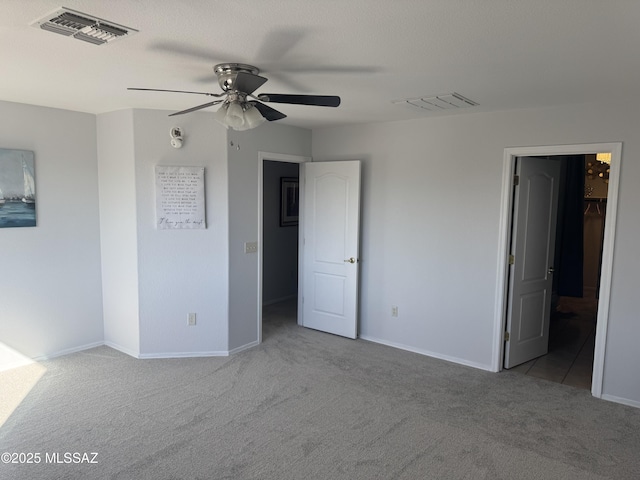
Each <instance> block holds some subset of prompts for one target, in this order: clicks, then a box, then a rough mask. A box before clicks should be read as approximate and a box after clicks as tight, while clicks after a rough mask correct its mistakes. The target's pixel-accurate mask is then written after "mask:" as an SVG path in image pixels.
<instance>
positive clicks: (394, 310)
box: [391, 305, 398, 317]
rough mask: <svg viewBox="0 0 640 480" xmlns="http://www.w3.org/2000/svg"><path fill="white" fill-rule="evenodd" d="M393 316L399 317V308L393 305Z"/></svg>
mask: <svg viewBox="0 0 640 480" xmlns="http://www.w3.org/2000/svg"><path fill="white" fill-rule="evenodd" d="M391 316H392V317H397V316H398V306H397V305H391Z"/></svg>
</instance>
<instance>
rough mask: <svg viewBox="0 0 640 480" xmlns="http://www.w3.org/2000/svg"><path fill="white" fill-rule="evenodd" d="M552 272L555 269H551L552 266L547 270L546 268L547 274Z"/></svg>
mask: <svg viewBox="0 0 640 480" xmlns="http://www.w3.org/2000/svg"><path fill="white" fill-rule="evenodd" d="M553 272H555V270H554V269H553V267H549V270H547V273H548V274H549V275H551V274H552V273H553Z"/></svg>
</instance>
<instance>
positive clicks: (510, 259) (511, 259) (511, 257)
mask: <svg viewBox="0 0 640 480" xmlns="http://www.w3.org/2000/svg"><path fill="white" fill-rule="evenodd" d="M515 263H516V257H515V255H509V265H515Z"/></svg>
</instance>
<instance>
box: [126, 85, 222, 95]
mask: <svg viewBox="0 0 640 480" xmlns="http://www.w3.org/2000/svg"><path fill="white" fill-rule="evenodd" d="M127 90H141V91H144V92H173V93H195V94H196V95H207V96H209V97H222V96H223V95H224V93H209V92H188V91H186V90H162V89H159V88H131V87H130V88H127Z"/></svg>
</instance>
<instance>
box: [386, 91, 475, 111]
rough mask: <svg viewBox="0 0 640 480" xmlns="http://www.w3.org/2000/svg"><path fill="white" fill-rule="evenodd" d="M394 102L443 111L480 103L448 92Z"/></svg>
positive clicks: (422, 109)
mask: <svg viewBox="0 0 640 480" xmlns="http://www.w3.org/2000/svg"><path fill="white" fill-rule="evenodd" d="M393 103H394V104H396V105H403V106H407V107H409V108H411V109H413V110H421V111H423V112H424V111H425V110H428V111H431V112H441V111H444V110H453V109H458V108H468V107H475V106H476V105H478V104H477V103H476V102H474V101H473V100H469V99H468V98H465V97H463V96H462V95H460V94H459V93H447V94H444V95H434V96H431V97H421V98H405V99H403V100H394V101H393Z"/></svg>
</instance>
